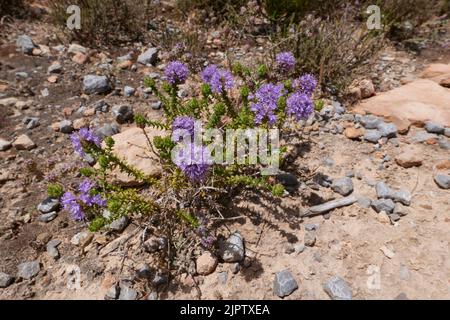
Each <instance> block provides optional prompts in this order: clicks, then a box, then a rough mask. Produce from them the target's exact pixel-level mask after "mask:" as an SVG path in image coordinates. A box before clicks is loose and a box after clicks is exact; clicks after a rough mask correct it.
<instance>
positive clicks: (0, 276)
mask: <svg viewBox="0 0 450 320" xmlns="http://www.w3.org/2000/svg"><path fill="white" fill-rule="evenodd" d="M13 282H14V277H13V276H10V275H9V274H7V273H4V272H0V288H6V287H9V286H10V285H11V284H12V283H13Z"/></svg>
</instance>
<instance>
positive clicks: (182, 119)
mask: <svg viewBox="0 0 450 320" xmlns="http://www.w3.org/2000/svg"><path fill="white" fill-rule="evenodd" d="M194 129H195V119H194V118H192V117H188V116H178V117H176V118H175V119H174V120H173V122H172V131H175V130H187V131H188V132H189V134H190V135H191V136H194Z"/></svg>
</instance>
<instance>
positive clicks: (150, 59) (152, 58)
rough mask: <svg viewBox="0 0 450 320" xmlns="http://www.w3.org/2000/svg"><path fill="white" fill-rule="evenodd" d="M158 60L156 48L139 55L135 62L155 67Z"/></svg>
mask: <svg viewBox="0 0 450 320" xmlns="http://www.w3.org/2000/svg"><path fill="white" fill-rule="evenodd" d="M157 59H158V49H157V48H149V49H147V50H146V51H145V52H144V53H142V54H141V55H139V57H138V59H137V62H138V63H140V64H144V65H146V64H152V65H155V64H156V61H157Z"/></svg>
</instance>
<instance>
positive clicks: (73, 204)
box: [61, 179, 106, 221]
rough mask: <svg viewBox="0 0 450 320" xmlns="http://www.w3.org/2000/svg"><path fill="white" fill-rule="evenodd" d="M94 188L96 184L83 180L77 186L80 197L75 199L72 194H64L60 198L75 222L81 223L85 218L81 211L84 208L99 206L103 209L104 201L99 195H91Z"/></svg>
mask: <svg viewBox="0 0 450 320" xmlns="http://www.w3.org/2000/svg"><path fill="white" fill-rule="evenodd" d="M95 187H96V183H95V182H93V181H91V180H89V179H85V180H83V181H82V182H81V183H80V185H79V186H78V191H79V193H80V195H79V196H78V197H77V196H76V195H75V194H73V193H72V192H66V193H64V194H63V196H62V197H61V203H62V206H63V208H64V209H65V210H67V211H69V213H70V214H71V216H72V218H73V219H74V220H76V221H81V220H84V219H85V218H86V214H85V212H84V210H83V208H85V207H92V206H94V205H95V206H99V207H105V206H106V200H104V199H103V198H102V197H101V196H100V195H99V194H94V195H92V192H91V191H92V190H93V189H94V188H95Z"/></svg>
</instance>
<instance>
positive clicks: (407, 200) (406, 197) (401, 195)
mask: <svg viewBox="0 0 450 320" xmlns="http://www.w3.org/2000/svg"><path fill="white" fill-rule="evenodd" d="M411 198H412V195H411V193H410V192H409V191H408V190H397V191H392V193H391V195H390V199H392V200H394V201H395V202H401V203H402V204H404V205H405V206H409V205H410V204H411Z"/></svg>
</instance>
